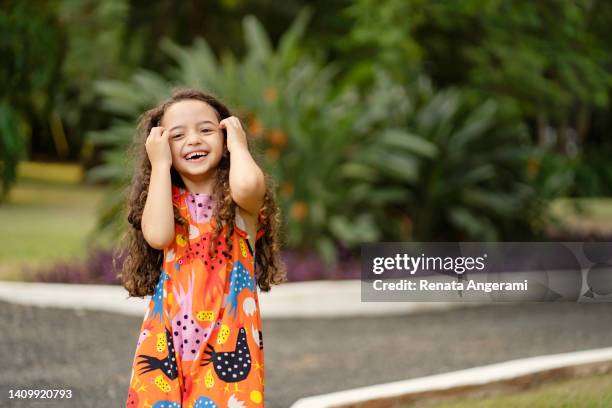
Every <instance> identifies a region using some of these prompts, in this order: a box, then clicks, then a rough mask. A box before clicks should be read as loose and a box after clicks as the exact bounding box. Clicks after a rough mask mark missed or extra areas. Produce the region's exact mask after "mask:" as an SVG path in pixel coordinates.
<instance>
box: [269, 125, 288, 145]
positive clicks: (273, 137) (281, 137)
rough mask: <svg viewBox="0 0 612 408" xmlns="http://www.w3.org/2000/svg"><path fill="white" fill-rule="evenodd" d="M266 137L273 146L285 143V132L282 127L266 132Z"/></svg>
mask: <svg viewBox="0 0 612 408" xmlns="http://www.w3.org/2000/svg"><path fill="white" fill-rule="evenodd" d="M266 139H268V141H269V142H270V143H271V144H273V145H274V146H284V145H286V144H287V133H285V132H283V130H282V129H272V130H271V131H269V132H267V133H266Z"/></svg>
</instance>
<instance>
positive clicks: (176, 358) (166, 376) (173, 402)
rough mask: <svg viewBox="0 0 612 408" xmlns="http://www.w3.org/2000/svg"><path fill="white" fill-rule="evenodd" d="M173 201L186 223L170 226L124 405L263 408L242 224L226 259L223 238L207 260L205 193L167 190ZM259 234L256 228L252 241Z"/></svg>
mask: <svg viewBox="0 0 612 408" xmlns="http://www.w3.org/2000/svg"><path fill="white" fill-rule="evenodd" d="M172 201H173V205H175V206H177V207H178V209H179V212H180V214H181V215H182V216H183V217H184V218H185V219H186V220H187V221H188V225H187V226H186V227H185V226H181V225H179V224H178V223H176V225H175V240H174V241H173V242H172V244H170V245H169V246H168V247H167V248H164V261H163V267H162V270H161V275H160V278H159V281H158V283H157V286H156V288H155V293H154V294H153V296H152V297H151V301H150V303H149V307H148V310H147V312H146V314H145V317H144V321H143V323H142V328H141V332H140V336H139V339H138V343H137V345H136V353H135V356H134V362H133V365H132V374H131V378H130V387H129V392H128V398H127V403H126V407H130V408H131V407H149V408H162V407H163V408H179V407H184V408H215V407H216V408H224V407H233V408H238V407H240V408H247V407H263V406H264V368H263V365H264V353H263V337H262V333H261V317H260V312H259V299H258V296H257V284H256V280H255V275H254V266H255V263H254V256H255V254H254V252H253V250H254V248H252V247H251V244H250V242H249V240H248V234H247V232H246V231H245V229H246V228H245V226H244V221H243V219H242V217H240V215H239V214H238V215H237V219H236V227H235V228H234V233H233V235H232V237H231V239H232V242H233V247H232V253H231V258H230V259H227V258H226V257H225V256H224V255H223V254H222V251H221V249H225V250H227V248H228V245H227V243H226V242H225V240H224V239H223V238H222V237H223V234H222V235H221V236H220V239H219V241H218V245H217V250H216V251H218V252H217V254H216V257H215V258H211V257H210V256H209V255H208V248H209V241H210V238H211V237H212V229H213V226H214V223H215V220H214V219H213V217H212V214H213V210H214V208H213V206H214V203H213V202H212V201H213V200H212V195H209V194H198V193H191V192H189V191H186V190H185V189H183V188H180V187H176V186H172ZM260 221H261V219H260ZM226 228H227V226H225V227H224V230H223V231H225V229H226ZM263 232H264V231H263V227H261V228H260V229H259V230H258V231H257V236H256V238H255V239H256V240H258V239H259V238H260V237H261V236H262V235H263Z"/></svg>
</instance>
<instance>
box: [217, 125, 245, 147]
mask: <svg viewBox="0 0 612 408" xmlns="http://www.w3.org/2000/svg"><path fill="white" fill-rule="evenodd" d="M223 128H225V129H227V150H229V151H230V153H231V152H232V148H233V147H234V146H237V145H240V146H243V147H245V148H246V147H247V139H246V133H245V132H244V129H242V124H240V120H239V119H238V118H237V117H236V116H230V117H229V118H225V119H223V120H222V121H221V122H219V129H223Z"/></svg>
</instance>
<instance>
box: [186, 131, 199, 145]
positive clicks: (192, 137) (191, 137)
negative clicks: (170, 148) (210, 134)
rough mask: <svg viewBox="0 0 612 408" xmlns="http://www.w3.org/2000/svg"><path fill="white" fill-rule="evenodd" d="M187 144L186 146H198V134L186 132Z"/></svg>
mask: <svg viewBox="0 0 612 408" xmlns="http://www.w3.org/2000/svg"><path fill="white" fill-rule="evenodd" d="M187 143H188V144H199V143H200V135H199V134H198V132H188V133H187Z"/></svg>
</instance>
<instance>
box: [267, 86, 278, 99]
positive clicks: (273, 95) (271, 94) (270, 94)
mask: <svg viewBox="0 0 612 408" xmlns="http://www.w3.org/2000/svg"><path fill="white" fill-rule="evenodd" d="M264 98H265V99H266V101H268V102H275V101H276V99H277V98H278V93H277V92H276V88H275V87H273V86H269V87H267V88H266V89H264Z"/></svg>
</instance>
